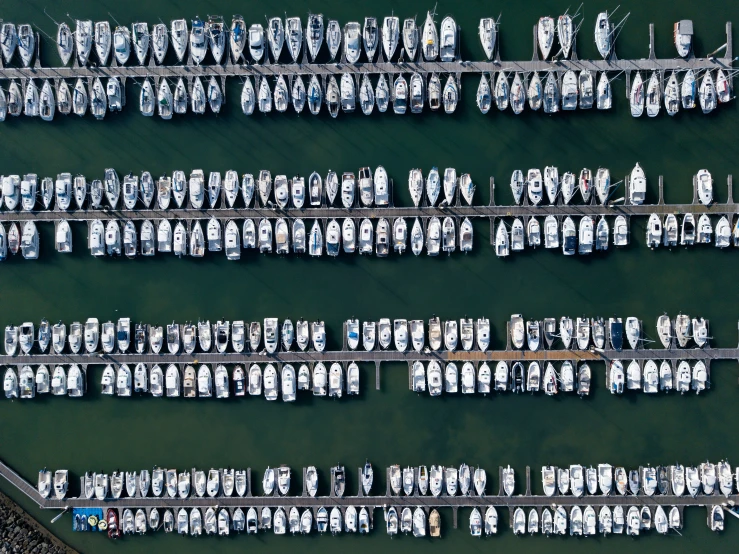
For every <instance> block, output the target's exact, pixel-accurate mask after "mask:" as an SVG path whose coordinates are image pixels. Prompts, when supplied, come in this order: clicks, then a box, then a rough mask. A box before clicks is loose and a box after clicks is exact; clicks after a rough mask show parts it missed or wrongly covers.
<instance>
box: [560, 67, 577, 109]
mask: <svg viewBox="0 0 739 554" xmlns="http://www.w3.org/2000/svg"><path fill="white" fill-rule="evenodd" d="M561 96H562V109H563V110H566V111H570V110H574V109H576V108H577V97H578V79H577V74H576V73H575V72H574V71H573V70H571V69H569V70H567V72H566V73H565V74H564V76H563V77H562V90H561Z"/></svg>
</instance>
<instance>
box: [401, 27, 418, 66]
mask: <svg viewBox="0 0 739 554" xmlns="http://www.w3.org/2000/svg"><path fill="white" fill-rule="evenodd" d="M419 38H420V37H419V33H418V26H417V25H416V20H415V19H410V18H409V19H406V20H405V21H403V48H404V49H405V52H406V54H408V59H409V60H410V61H415V59H416V54H417V52H418V46H419V42H420V41H419Z"/></svg>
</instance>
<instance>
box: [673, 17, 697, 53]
mask: <svg viewBox="0 0 739 554" xmlns="http://www.w3.org/2000/svg"><path fill="white" fill-rule="evenodd" d="M673 39H674V41H675V48H676V49H677V54H678V56H680V57H681V58H687V57H688V56H689V55H690V50H691V49H692V47H693V22H692V21H691V20H690V19H683V20H680V21H677V22H675V25H674V27H673Z"/></svg>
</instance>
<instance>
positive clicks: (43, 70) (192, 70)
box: [0, 22, 733, 80]
mask: <svg viewBox="0 0 739 554" xmlns="http://www.w3.org/2000/svg"><path fill="white" fill-rule="evenodd" d="M731 30H732V25H731V22H727V23H726V45H727V46H726V48H725V49H724V50H723V52H724V56H725V57H715V56H709V57H705V58H699V57H695V56H694V55H692V53H691V56H690V57H689V58H687V59H683V58H657V57H656V56H655V55H654V51H653V47H652V46H651V45H653V44H654V40H653V32H654V28H653V26H650V39H651V40H650V52H649V56H648V57H645V58H641V59H635V60H620V59H618V58H617V57H616V55H615V53H614V54H612V55H611V57H610V58H609V59H608V60H581V59H577V56H573V59H557V60H555V61H551V60H540V59H538V51H537V49H536V46H535V48H534V52H535V55H534V59H532V60H525V61H511V60H501V59H500V58H499V57H496V59H495V60H493V61H463V60H458V61H453V62H441V61H420V60H419V61H398V62H385V61H373V62H358V63H354V64H350V63H344V62H330V63H265V64H255V63H244V64H241V63H240V64H235V63H233V62H232V60H231V58H230V56H226V59H227V61H226V62H225V63H222V64H207V65H195V64H194V63H192V62H191V60H188V63H185V64H182V65H156V64H155V63H154V62H153V60H151V61H150V63H148V64H147V65H125V66H120V65H111V66H97V65H89V66H84V67H81V66H79V65H78V62H77V58H76V57H75V58H74V59H75V62H74V63H75V65H73V66H61V67H42V66H41V64H40V62H39V58H38V56H36V61H35V63H34V65H32V66H31V67H7V66H0V79H16V80H27V79H50V80H54V79H78V78H81V79H88V78H93V79H94V78H95V77H118V78H120V79H123V78H125V79H145V78H160V79H162V78H166V79H177V78H180V77H183V78H194V77H200V78H201V79H203V78H210V77H224V78H225V77H242V78H243V77H278V76H280V75H282V76H295V75H300V76H307V77H311V76H313V75H317V76H321V77H323V76H329V75H334V76H341V75H342V74H344V73H350V74H359V75H362V74H379V73H385V74H399V73H413V72H418V73H422V74H429V73H444V74H454V75H459V74H482V73H497V72H500V71H506V72H509V73H531V72H535V71H536V72H549V71H552V72H556V73H564V72H566V71H569V70H573V71H584V70H589V71H591V72H599V71H611V72H622V71H623V72H629V73H630V72H632V71H670V70H676V71H686V70H688V69H692V70H693V71H700V70H711V69H721V68H723V69H726V68H731V67H732V64H733V59H732V51H733V49H732V32H731ZM534 35H536V28H534ZM37 39H38V40H37V44H38V45H39V47H40V44H41V41H40V37H39V35H38V34H37ZM535 44H536V42H535ZM303 49H304V50H305V49H307V48H306V39H305V37H304V40H303ZM380 50H382V49H381V48H380ZM613 51H614V52H615V45H614V48H613ZM496 52H497V49H496ZM381 56H382V53H381V54H380V57H381ZM418 57H419V58H420V54H419V56H418ZM305 61H306V62H307V60H305Z"/></svg>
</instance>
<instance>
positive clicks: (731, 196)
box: [726, 174, 734, 204]
mask: <svg viewBox="0 0 739 554" xmlns="http://www.w3.org/2000/svg"><path fill="white" fill-rule="evenodd" d="M726 188H727V189H728V192H729V196H728V199H727V201H726V203H727V204H733V203H734V178H733V177H732V176H731V174H729V175H728V176H727V177H726Z"/></svg>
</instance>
